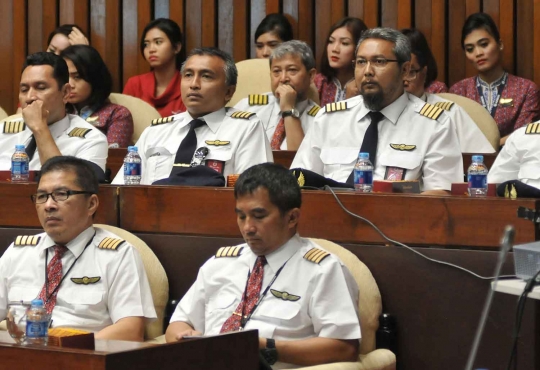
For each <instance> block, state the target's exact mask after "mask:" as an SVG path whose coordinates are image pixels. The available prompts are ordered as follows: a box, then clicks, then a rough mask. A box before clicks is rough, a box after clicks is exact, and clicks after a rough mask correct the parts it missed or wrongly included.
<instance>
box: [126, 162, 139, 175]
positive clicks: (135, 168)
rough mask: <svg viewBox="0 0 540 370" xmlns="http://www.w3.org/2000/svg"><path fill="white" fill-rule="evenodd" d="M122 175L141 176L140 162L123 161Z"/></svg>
mask: <svg viewBox="0 0 540 370" xmlns="http://www.w3.org/2000/svg"><path fill="white" fill-rule="evenodd" d="M124 176H141V164H140V163H124Z"/></svg>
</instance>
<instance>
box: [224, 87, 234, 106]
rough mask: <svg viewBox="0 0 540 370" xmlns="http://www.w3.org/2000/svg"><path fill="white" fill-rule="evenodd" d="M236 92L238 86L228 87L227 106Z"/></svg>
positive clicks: (226, 94)
mask: <svg viewBox="0 0 540 370" xmlns="http://www.w3.org/2000/svg"><path fill="white" fill-rule="evenodd" d="M235 91H236V85H231V86H227V92H226V93H225V104H227V103H228V102H229V101H230V100H231V99H232V97H233V95H234V92H235Z"/></svg>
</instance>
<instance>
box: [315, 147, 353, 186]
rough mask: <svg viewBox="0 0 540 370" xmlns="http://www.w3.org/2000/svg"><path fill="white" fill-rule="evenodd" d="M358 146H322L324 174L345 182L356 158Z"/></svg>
mask: <svg viewBox="0 0 540 370" xmlns="http://www.w3.org/2000/svg"><path fill="white" fill-rule="evenodd" d="M358 150H359V149H358V148H352V147H345V148H322V149H321V161H322V162H323V164H324V176H325V177H328V178H331V179H334V180H337V181H342V182H345V181H346V180H347V177H348V176H349V174H350V172H351V171H352V168H353V167H354V163H355V162H356V158H358Z"/></svg>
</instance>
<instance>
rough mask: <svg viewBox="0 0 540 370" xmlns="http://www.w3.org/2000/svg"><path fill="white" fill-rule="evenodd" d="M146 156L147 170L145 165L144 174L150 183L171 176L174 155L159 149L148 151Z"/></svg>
mask: <svg viewBox="0 0 540 370" xmlns="http://www.w3.org/2000/svg"><path fill="white" fill-rule="evenodd" d="M145 155H146V168H145V166H144V165H143V168H142V172H143V174H144V175H145V176H144V177H145V178H146V179H148V182H149V183H152V182H154V181H155V180H159V179H162V178H165V177H168V176H169V174H170V173H171V169H172V165H173V162H174V157H173V153H171V152H170V151H168V150H167V149H166V148H163V147H158V148H151V149H149V150H147V151H146V153H145Z"/></svg>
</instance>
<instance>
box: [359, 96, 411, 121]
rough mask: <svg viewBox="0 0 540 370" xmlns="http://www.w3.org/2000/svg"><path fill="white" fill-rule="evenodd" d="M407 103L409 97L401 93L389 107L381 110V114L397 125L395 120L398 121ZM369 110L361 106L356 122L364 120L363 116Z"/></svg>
mask: <svg viewBox="0 0 540 370" xmlns="http://www.w3.org/2000/svg"><path fill="white" fill-rule="evenodd" d="M408 102H409V97H408V94H407V93H406V92H403V94H401V96H400V97H399V98H397V99H396V100H394V101H393V102H392V103H391V104H390V105H388V106H386V107H384V108H383V109H381V113H382V114H383V115H384V118H386V119H387V120H389V121H390V122H392V123H393V124H394V125H395V124H396V123H397V120H398V119H399V116H401V113H403V110H404V109H405V107H406V106H407V104H408ZM369 112H370V111H369V109H368V108H367V107H366V105H365V104H363V105H362V108H361V109H360V114H359V115H358V120H359V121H360V120H361V119H363V118H365V116H366V115H367V114H368V113H369Z"/></svg>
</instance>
